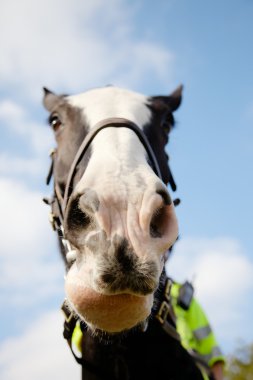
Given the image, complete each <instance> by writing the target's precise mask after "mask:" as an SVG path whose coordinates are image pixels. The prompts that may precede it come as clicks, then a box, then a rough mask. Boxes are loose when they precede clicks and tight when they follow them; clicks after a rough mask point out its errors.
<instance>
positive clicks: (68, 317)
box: [61, 299, 74, 323]
mask: <svg viewBox="0 0 253 380" xmlns="http://www.w3.org/2000/svg"><path fill="white" fill-rule="evenodd" d="M61 310H62V311H63V314H64V317H65V321H66V322H67V323H69V322H70V321H71V319H72V318H74V314H73V312H72V311H70V310H69V307H68V304H67V300H66V299H65V300H64V301H63V304H62V306H61Z"/></svg>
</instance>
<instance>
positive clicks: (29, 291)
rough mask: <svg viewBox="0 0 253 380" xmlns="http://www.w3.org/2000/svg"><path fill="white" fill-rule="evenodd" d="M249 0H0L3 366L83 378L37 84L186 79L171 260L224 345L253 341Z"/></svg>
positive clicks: (164, 87)
mask: <svg viewBox="0 0 253 380" xmlns="http://www.w3.org/2000/svg"><path fill="white" fill-rule="evenodd" d="M252 19H253V2H252V1H251V0H240V1H239V0H223V1H218V0H213V1H212V2H204V1H201V0H192V1H188V0H166V1H165V0H157V1H155V2H154V1H149V0H148V1H144V0H135V1H133V0H108V1H106V2H104V1H102V0H87V1H82V0H71V1H70V0H64V1H60V0H50V1H49V0H43V1H42V0H38V1H36V2H35V1H32V0H19V1H18V0H1V2H0V49H1V56H0V83H1V86H0V133H1V138H0V210H1V213H0V231H1V243H0V302H1V305H2V307H1V317H0V318H1V323H0V378H1V379H3V380H14V379H17V378H25V379H26V380H30V379H35V378H36V379H37V380H40V379H45V378H47V379H49V380H51V379H54V380H57V379H61V380H62V379H63V380H64V379H69V378H70V376H71V378H78V376H79V375H80V369H79V368H78V366H77V364H76V363H75V362H74V359H73V358H72V355H71V354H70V353H69V349H68V347H67V344H66V343H65V342H64V340H63V338H62V323H63V317H62V315H61V312H60V305H61V303H62V301H63V298H64V266H63V263H62V261H61V259H60V256H59V253H58V249H57V244H56V236H55V235H54V233H53V232H52V231H51V229H50V226H49V223H48V212H49V210H48V209H47V207H46V206H45V205H44V204H43V203H42V201H41V199H42V197H43V196H45V195H50V194H51V192H52V188H47V187H46V185H45V177H46V175H47V170H48V167H49V162H50V161H49V157H48V154H49V152H50V149H51V148H53V147H54V145H55V143H54V139H53V136H52V133H51V131H50V130H49V127H48V126H47V123H46V119H47V114H46V112H45V110H44V109H43V107H42V103H41V99H42V87H43V86H46V87H48V88H50V89H52V90H53V91H55V92H57V93H68V94H75V93H79V92H83V91H85V90H87V89H90V88H92V87H97V86H104V85H107V84H114V85H116V86H120V87H125V88H128V89H130V90H134V91H138V92H141V93H143V94H145V95H167V94H169V93H170V92H172V91H173V90H174V89H175V88H176V87H177V86H178V85H179V84H183V85H184V94H183V102H182V105H181V107H180V108H179V109H178V111H177V112H176V113H175V118H176V121H177V124H176V127H175V129H174V130H173V132H172V133H171V137H170V142H169V144H168V147H167V150H168V153H169V155H170V164H171V169H172V171H173V173H174V177H175V181H176V183H177V187H178V190H177V192H176V193H175V194H173V196H174V197H179V198H181V205H180V206H178V207H177V210H176V212H177V216H178V220H179V229H180V240H179V242H178V243H177V244H176V246H175V249H174V251H173V254H172V257H171V259H170V261H169V263H168V265H167V271H168V273H169V274H170V275H171V276H172V277H173V278H175V279H176V280H178V281H184V280H186V279H189V280H191V281H193V283H194V286H195V295H196V297H197V298H198V299H199V301H200V302H201V304H202V305H203V307H204V309H205V311H206V313H207V315H208V317H209V319H210V322H211V325H212V326H213V328H214V331H215V333H216V336H217V338H218V340H219V342H220V346H221V348H222V349H223V351H224V352H225V354H230V353H231V352H232V351H233V350H234V349H235V348H236V347H237V345H238V344H239V342H245V343H248V342H252V341H253V329H252V315H253V297H252V291H253V234H252V214H253V202H252V187H253V178H252V162H253V126H252V124H253V74H252V73H253V72H252V67H253V51H252V46H253V23H252Z"/></svg>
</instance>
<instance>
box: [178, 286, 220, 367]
mask: <svg viewBox="0 0 253 380" xmlns="http://www.w3.org/2000/svg"><path fill="white" fill-rule="evenodd" d="M181 286H182V285H181V284H178V283H173V284H172V287H171V302H172V307H173V310H174V313H175V316H176V326H177V332H178V333H179V335H180V337H181V342H182V345H183V346H184V347H185V348H186V349H187V350H190V351H194V352H195V353H196V354H197V355H198V356H199V357H200V358H201V359H202V360H203V361H204V362H205V363H206V364H207V365H208V366H209V367H212V366H213V364H214V363H216V362H218V361H222V362H225V358H224V356H223V355H222V352H221V350H220V348H219V345H218V342H217V340H216V338H215V335H214V333H213V331H212V328H211V326H210V324H209V322H208V319H207V317H206V314H205V312H204V311H203V309H202V307H201V306H200V304H199V303H198V302H197V301H196V299H195V298H194V297H193V298H192V300H191V302H190V305H189V308H188V310H184V309H183V308H182V307H180V306H179V305H178V304H177V300H178V296H179V290H180V288H181Z"/></svg>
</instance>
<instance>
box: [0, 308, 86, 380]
mask: <svg viewBox="0 0 253 380" xmlns="http://www.w3.org/2000/svg"><path fill="white" fill-rule="evenodd" d="M62 328H63V318H62V317H61V315H60V311H52V312H48V313H47V314H45V315H43V316H42V317H41V318H40V319H38V320H37V321H35V322H34V323H33V324H32V325H30V327H29V329H27V330H26V331H25V332H24V333H23V334H22V335H21V336H16V337H15V338H9V339H8V340H5V341H4V342H3V343H2V344H1V345H0V377H1V379H2V380H16V379H26V380H34V379H36V380H44V379H48V380H51V379H54V380H58V379H61V380H68V379H78V378H80V376H81V373H80V366H79V365H78V364H77V363H76V362H75V360H74V358H73V357H72V354H71V352H70V350H69V347H68V345H67V343H66V341H65V340H64V339H63V336H62Z"/></svg>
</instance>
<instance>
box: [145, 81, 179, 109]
mask: <svg viewBox="0 0 253 380" xmlns="http://www.w3.org/2000/svg"><path fill="white" fill-rule="evenodd" d="M182 91H183V86H182V85H180V86H179V87H177V88H176V90H175V91H173V92H172V94H170V95H169V96H153V97H152V105H151V106H152V108H153V109H154V110H155V111H158V112H163V111H165V110H167V112H168V111H170V112H173V111H176V109H177V108H178V107H179V106H180V104H181V100H182Z"/></svg>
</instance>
